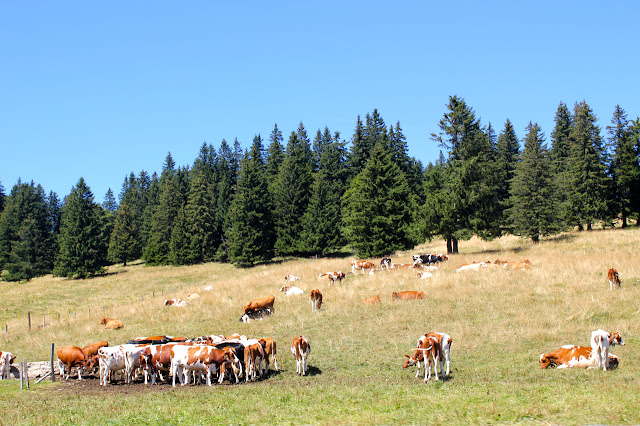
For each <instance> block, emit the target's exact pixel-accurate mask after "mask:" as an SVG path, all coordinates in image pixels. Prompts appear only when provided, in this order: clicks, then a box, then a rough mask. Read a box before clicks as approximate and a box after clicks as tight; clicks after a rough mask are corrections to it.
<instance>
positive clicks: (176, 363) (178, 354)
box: [171, 345, 240, 387]
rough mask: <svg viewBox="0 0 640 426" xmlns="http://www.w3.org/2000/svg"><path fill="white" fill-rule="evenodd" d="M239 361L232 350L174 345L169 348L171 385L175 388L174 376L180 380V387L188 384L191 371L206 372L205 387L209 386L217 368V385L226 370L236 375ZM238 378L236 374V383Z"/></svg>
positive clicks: (222, 378)
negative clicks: (171, 373)
mask: <svg viewBox="0 0 640 426" xmlns="http://www.w3.org/2000/svg"><path fill="white" fill-rule="evenodd" d="M239 363H240V360H239V359H238V357H237V356H236V354H235V351H234V350H233V348H229V347H227V348H224V349H216V348H214V347H212V346H205V345H194V346H185V345H174V346H173V348H171V371H172V372H173V383H172V385H173V386H174V387H175V386H176V376H178V378H179V379H180V385H181V386H184V385H185V384H189V373H190V372H193V371H203V372H206V376H207V385H209V386H211V375H212V373H214V372H216V370H217V369H218V368H219V369H220V373H219V378H218V383H222V381H223V380H224V375H225V372H226V370H227V369H229V370H231V371H233V372H234V373H236V371H237V370H239ZM237 382H238V376H237V373H236V383H237Z"/></svg>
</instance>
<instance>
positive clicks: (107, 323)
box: [100, 317, 124, 330]
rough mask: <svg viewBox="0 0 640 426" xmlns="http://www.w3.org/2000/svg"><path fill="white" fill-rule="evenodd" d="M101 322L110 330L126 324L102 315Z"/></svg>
mask: <svg viewBox="0 0 640 426" xmlns="http://www.w3.org/2000/svg"><path fill="white" fill-rule="evenodd" d="M100 324H102V325H104V328H107V329H109V330H117V329H119V328H122V327H123V326H124V325H123V324H122V322H120V321H118V320H114V319H113V318H107V317H102V319H101V320H100Z"/></svg>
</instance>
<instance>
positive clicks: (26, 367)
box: [22, 358, 29, 389]
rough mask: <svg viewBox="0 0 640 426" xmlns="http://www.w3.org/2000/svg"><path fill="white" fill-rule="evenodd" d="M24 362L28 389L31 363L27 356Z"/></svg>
mask: <svg viewBox="0 0 640 426" xmlns="http://www.w3.org/2000/svg"><path fill="white" fill-rule="evenodd" d="M22 362H23V363H24V380H25V381H26V383H27V389H29V363H28V362H27V359H26V358H25V359H24V360H23V361H22Z"/></svg>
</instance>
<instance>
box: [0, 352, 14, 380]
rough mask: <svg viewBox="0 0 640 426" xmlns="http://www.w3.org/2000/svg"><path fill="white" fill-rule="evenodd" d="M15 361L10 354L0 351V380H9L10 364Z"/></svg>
mask: <svg viewBox="0 0 640 426" xmlns="http://www.w3.org/2000/svg"><path fill="white" fill-rule="evenodd" d="M15 359H16V356H15V355H13V354H12V353H11V352H3V351H0V380H4V379H8V378H9V371H10V370H11V364H13V361H14V360H15Z"/></svg>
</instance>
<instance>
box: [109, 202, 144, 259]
mask: <svg viewBox="0 0 640 426" xmlns="http://www.w3.org/2000/svg"><path fill="white" fill-rule="evenodd" d="M140 254H141V248H140V240H139V239H138V226H137V223H136V220H135V218H134V217H133V210H132V209H131V208H130V207H129V205H128V204H127V203H120V206H119V207H118V210H117V211H116V219H115V223H114V226H113V232H112V233H111V238H110V241H109V252H108V256H109V260H111V261H112V262H114V263H119V262H122V263H123V265H124V266H127V262H128V261H130V260H134V259H137V258H138V257H140Z"/></svg>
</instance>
